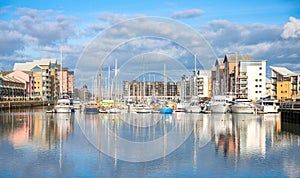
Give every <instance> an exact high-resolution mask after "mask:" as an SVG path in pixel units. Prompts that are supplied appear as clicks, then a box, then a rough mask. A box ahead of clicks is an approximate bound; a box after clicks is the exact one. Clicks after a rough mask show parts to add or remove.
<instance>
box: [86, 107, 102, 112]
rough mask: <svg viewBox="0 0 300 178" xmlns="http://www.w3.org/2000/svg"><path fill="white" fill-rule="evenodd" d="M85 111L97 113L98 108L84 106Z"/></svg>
mask: <svg viewBox="0 0 300 178" xmlns="http://www.w3.org/2000/svg"><path fill="white" fill-rule="evenodd" d="M85 112H86V113H99V110H98V108H85Z"/></svg>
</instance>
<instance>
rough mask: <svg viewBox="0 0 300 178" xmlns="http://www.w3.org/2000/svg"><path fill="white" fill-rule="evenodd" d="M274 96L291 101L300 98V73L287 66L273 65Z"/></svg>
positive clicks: (274, 97)
mask: <svg viewBox="0 0 300 178" xmlns="http://www.w3.org/2000/svg"><path fill="white" fill-rule="evenodd" d="M270 68H271V83H272V88H271V89H272V96H271V97H272V98H273V99H277V100H280V101H291V100H296V99H299V98H300V74H296V73H294V72H292V71H290V70H288V69H287V68H285V67H273V66H271V67H270Z"/></svg>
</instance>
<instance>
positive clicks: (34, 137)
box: [0, 108, 300, 177]
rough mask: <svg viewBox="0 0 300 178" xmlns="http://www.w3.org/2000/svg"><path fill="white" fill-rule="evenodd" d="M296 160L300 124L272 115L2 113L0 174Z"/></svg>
mask: <svg viewBox="0 0 300 178" xmlns="http://www.w3.org/2000/svg"><path fill="white" fill-rule="evenodd" d="M45 109H46V108H45ZM99 150H101V151H99ZM299 167H300V125H295V124H284V123H281V122H280V118H279V116H278V115H257V116H256V115H231V114H227V115H226V114H225V115H224V114H213V115H210V114H185V113H175V114H173V115H171V116H170V115H169V116H164V115H160V114H148V115H145V114H139V115H138V114H133V113H131V114H128V113H124V114H118V115H98V114H96V115H93V114H90V115H84V114H80V113H75V114H72V115H71V114H46V113H45V110H44V109H43V108H40V109H35V110H19V111H14V112H10V113H8V112H2V113H0V177H199V176H202V177H211V176H214V177H215V176H230V177H231V176H254V177H257V176H272V177H282V176H290V177H299V176H300V169H299Z"/></svg>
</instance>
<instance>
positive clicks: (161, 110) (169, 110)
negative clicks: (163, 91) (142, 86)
mask: <svg viewBox="0 0 300 178" xmlns="http://www.w3.org/2000/svg"><path fill="white" fill-rule="evenodd" d="M159 113H161V114H172V113H173V109H172V108H160V109H159Z"/></svg>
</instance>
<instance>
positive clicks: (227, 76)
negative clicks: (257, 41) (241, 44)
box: [220, 54, 253, 94]
mask: <svg viewBox="0 0 300 178" xmlns="http://www.w3.org/2000/svg"><path fill="white" fill-rule="evenodd" d="M244 60H247V61H250V60H253V57H252V56H251V55H249V54H226V55H225V57H224V60H223V63H224V83H222V85H224V88H222V91H221V93H222V94H227V93H229V92H230V93H234V92H235V90H234V87H233V86H235V83H234V82H235V81H236V77H237V76H234V80H232V74H237V72H236V70H237V67H235V66H236V65H237V64H238V62H239V61H244ZM220 76H221V73H220Z"/></svg>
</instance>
